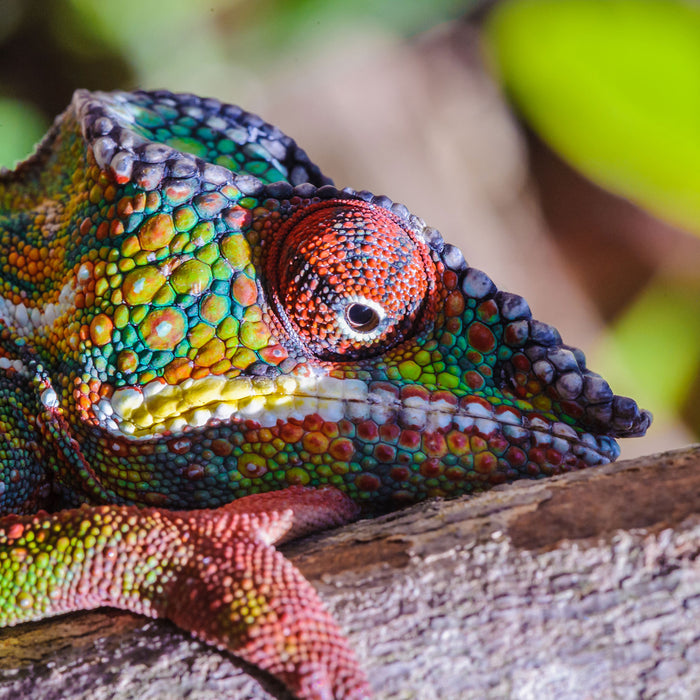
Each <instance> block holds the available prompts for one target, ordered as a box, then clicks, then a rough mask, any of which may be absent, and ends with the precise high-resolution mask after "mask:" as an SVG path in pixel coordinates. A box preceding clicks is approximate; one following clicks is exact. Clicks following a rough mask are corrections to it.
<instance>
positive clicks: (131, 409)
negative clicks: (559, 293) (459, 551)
mask: <svg viewBox="0 0 700 700" xmlns="http://www.w3.org/2000/svg"><path fill="white" fill-rule="evenodd" d="M0 195H1V197H2V199H1V200H0V202H1V204H0V265H1V267H2V290H1V292H0V328H1V333H0V372H1V374H0V431H1V433H0V435H1V442H0V465H1V466H2V473H1V475H0V515H5V516H6V517H4V518H3V519H2V520H0V624H2V625H11V624H16V623H18V622H21V621H23V620H28V619H37V618H41V617H47V616H49V615H52V614H56V613H58V612H64V611H66V610H74V609H81V608H90V607H96V606H99V605H115V606H117V607H122V608H126V609H129V610H135V611H137V612H143V613H145V614H150V615H161V616H168V617H170V618H171V619H173V620H175V622H176V623H177V624H179V625H181V626H183V627H184V628H185V629H188V630H190V631H192V632H193V633H195V634H197V635H198V636H200V637H201V638H203V639H205V640H208V641H210V642H212V643H213V644H216V645H218V646H221V647H225V648H227V649H229V650H231V651H233V652H234V653H236V654H238V655H240V656H242V657H243V658H246V659H247V660H249V661H251V662H252V663H255V664H257V665H259V666H260V667H262V668H264V669H266V670H268V671H270V672H271V673H273V674H275V675H277V676H278V677H280V678H281V679H282V680H283V681H284V682H285V683H286V684H287V685H288V686H289V687H290V688H291V689H292V691H293V692H294V693H296V694H297V695H298V696H299V697H303V698H330V697H338V698H341V697H342V698H360V697H366V696H367V695H368V694H369V690H368V687H367V685H366V682H365V680H364V677H363V675H362V672H361V671H360V670H359V669H358V668H357V665H356V662H355V660H354V657H353V655H352V652H351V651H350V650H349V649H348V647H347V645H346V643H345V641H344V640H343V638H342V636H341V635H340V633H339V632H338V630H337V628H336V627H335V625H334V623H333V621H332V620H331V619H330V618H329V616H328V615H327V614H326V613H325V612H324V611H323V609H322V607H321V604H320V602H319V601H318V598H317V597H316V594H315V593H314V591H313V589H312V588H311V587H310V586H309V585H308V584H307V583H306V582H305V581H304V580H303V578H302V577H301V575H300V574H299V573H298V572H297V571H296V570H295V569H294V568H293V567H292V566H291V565H290V564H289V563H288V562H286V561H285V560H284V559H283V558H282V557H281V556H280V555H279V554H278V553H277V552H276V550H275V549H274V548H273V547H272V543H273V542H275V541H277V540H278V539H279V538H281V537H290V536H294V535H298V534H301V533H303V532H307V531H309V530H312V529H316V528H318V527H322V526H327V525H329V524H337V523H340V522H346V521H347V520H349V519H351V518H352V517H354V515H355V514H356V511H357V507H356V505H354V504H359V507H360V509H361V510H363V511H364V512H367V513H372V512H377V511H379V510H383V509H387V508H390V507H395V506H397V505H400V504H405V503H409V502H413V501H417V500H420V499H423V498H426V497H430V496H453V495H458V494H464V493H474V492H477V491H481V490H483V489H487V488H489V487H491V486H493V485H494V484H500V483H503V482H505V481H509V480H513V479H518V478H521V477H530V478H532V477H541V476H546V475H550V474H557V473H561V472H564V471H568V470H572V469H580V468H582V467H587V466H593V465H596V464H603V463H605V462H608V461H611V460H614V459H615V458H616V457H617V456H618V454H619V450H618V447H617V444H616V442H615V439H614V438H615V437H624V436H634V435H642V434H643V433H644V432H645V430H646V429H647V427H648V425H649V423H650V420H651V417H650V414H649V413H648V412H646V411H640V410H639V409H638V407H637V405H636V404H635V403H634V401H632V400H631V399H628V398H623V397H619V396H614V395H613V393H612V391H611V390H610V387H609V386H608V384H607V383H606V382H605V381H604V380H603V379H602V378H601V377H599V376H598V375H597V374H594V373H592V372H590V371H589V370H588V369H587V368H586V365H585V359H584V356H583V353H581V351H579V350H577V349H575V348H571V347H568V346H566V345H564V344H563V343H562V341H561V338H560V336H559V334H558V333H557V331H556V330H555V329H554V328H552V327H551V326H548V325H546V324H544V323H541V322H539V321H536V320H534V319H533V318H532V316H531V313H530V310H529V308H528V305H527V303H526V302H525V300H524V299H522V298H521V297H519V296H515V295H513V294H508V293H506V292H501V291H498V290H497V289H496V287H495V285H494V284H493V282H492V281H491V280H490V279H489V278H488V277H487V276H486V275H485V274H484V273H483V272H480V271H479V270H476V269H474V268H471V267H469V266H468V265H467V263H466V262H465V260H464V257H463V256H462V254H461V253H460V251H459V250H458V249H457V248H455V247H454V246H452V245H449V244H446V243H445V242H444V241H443V239H442V237H441V236H440V234H439V233H438V232H437V231H436V230H435V229H433V228H430V227H429V226H426V225H425V223H424V222H423V221H422V220H421V219H419V218H417V217H416V216H413V215H412V214H410V213H409V212H408V210H407V209H406V208H405V207H404V206H403V205H400V204H395V203H393V202H392V201H391V200H389V199H388V198H387V197H376V196H374V195H372V194H371V193H369V192H364V191H361V192H356V191H354V190H351V189H343V190H339V189H336V188H335V187H334V186H333V185H332V184H331V182H330V180H329V179H328V178H326V177H325V176H324V175H322V174H321V172H320V171H319V169H318V168H317V167H316V166H315V165H313V164H312V163H311V162H310V161H309V159H308V157H307V156H306V154H305V153H304V152H303V151H302V150H301V149H300V148H299V147H298V146H297V145H296V144H295V143H294V141H292V140H291V139H290V138H289V137H287V136H285V135H284V134H282V133H281V132H280V131H279V130H278V129H277V128H276V127H274V126H271V125H270V124H267V123H265V122H264V121H262V120H261V119H260V118H259V117H257V116H255V115H252V114H249V113H247V112H244V111H243V110H241V109H239V108H238V107H233V106H230V105H224V104H221V103H220V102H218V101H216V100H212V99H202V98H199V97H195V96H192V95H173V94H171V93H168V92H135V93H89V92H86V91H78V92H77V93H76V94H75V97H74V99H73V102H72V104H71V106H70V107H69V109H68V110H67V111H66V112H65V113H64V114H63V115H61V116H60V117H58V119H57V120H56V123H55V124H54V126H53V128H52V129H51V131H50V132H49V134H48V135H47V136H46V138H45V139H44V140H43V142H42V143H41V144H40V146H39V147H38V150H37V152H36V153H35V154H34V155H33V156H32V157H31V158H30V159H28V160H27V161H26V162H24V163H22V164H21V165H20V166H19V167H18V168H17V169H16V170H15V171H13V172H5V173H3V174H2V176H0ZM301 487H315V488H311V489H310V488H301ZM329 487H335V488H329ZM278 490H280V491H278ZM272 491H275V492H276V493H265V492H272ZM236 499H240V500H236ZM232 501H233V503H231V502H232ZM81 504H90V505H91V507H87V506H83V507H82V508H75V507H76V506H79V505H81ZM106 504H110V505H106ZM226 504H230V505H226ZM134 505H139V506H151V508H146V509H138V508H135V507H134ZM219 506H223V507H221V508H219ZM39 508H47V509H49V510H51V511H52V512H53V514H52V515H47V514H46V513H38V514H35V513H36V511H37V510H38V509H39ZM71 508H73V509H72V510H71ZM206 508H218V509H217V510H213V511H207V510H202V509H206ZM172 509H180V512H177V511H176V512H173V510H172ZM8 514H25V515H8ZM32 514H34V515H32Z"/></svg>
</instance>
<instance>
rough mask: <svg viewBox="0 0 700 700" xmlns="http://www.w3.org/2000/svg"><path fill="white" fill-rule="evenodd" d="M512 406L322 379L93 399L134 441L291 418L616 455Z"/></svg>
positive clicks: (241, 382) (206, 382)
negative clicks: (493, 438)
mask: <svg viewBox="0 0 700 700" xmlns="http://www.w3.org/2000/svg"><path fill="white" fill-rule="evenodd" d="M441 394H442V396H441ZM514 403H515V405H513V406H510V405H508V404H500V405H499V404H497V403H490V402H489V401H488V400H486V399H485V398H483V397H478V396H472V395H466V396H463V397H462V398H461V399H459V400H458V401H456V402H455V403H452V402H449V401H447V400H446V399H445V398H444V392H436V393H435V394H433V395H432V396H431V395H430V394H426V396H425V397H423V396H416V395H413V396H410V395H409V396H406V397H402V396H401V395H400V393H399V392H398V391H397V390H395V389H394V388H393V387H392V386H391V385H389V384H387V383H386V382H379V381H377V382H371V383H369V385H368V384H367V383H366V382H364V381H361V380H353V379H336V378H333V377H328V376H325V375H318V376H317V375H309V376H282V377H277V378H274V379H269V378H262V377H239V378H236V379H233V380H231V379H226V378H225V377H222V376H214V375H210V376H208V377H205V378H203V379H197V380H193V379H188V380H186V381H184V382H182V383H181V384H179V385H169V384H165V383H163V382H162V381H159V380H154V381H151V382H149V383H148V384H146V385H145V386H144V387H143V388H140V389H139V388H135V387H123V388H120V389H117V390H116V391H115V392H114V393H113V394H112V396H111V397H110V398H102V399H100V401H99V402H98V403H97V404H96V405H95V406H94V412H95V416H96V418H97V420H98V423H99V424H100V426H101V427H103V428H105V429H106V430H108V431H109V432H110V433H111V434H113V435H119V436H121V437H127V438H129V439H134V440H147V439H152V438H156V437H158V436H159V435H168V436H170V435H178V434H182V433H183V432H185V431H189V430H196V429H202V428H205V427H208V426H214V425H220V424H223V423H229V424H235V423H240V424H242V423H244V422H245V421H253V422H254V423H256V424H257V425H259V426H260V427H264V428H272V427H274V426H276V425H278V423H280V422H281V423H286V422H288V421H289V420H290V419H291V420H293V421H303V420H304V419H305V418H306V417H308V416H312V415H318V416H320V417H321V418H322V419H323V420H324V421H329V422H332V423H338V422H339V421H341V420H343V419H345V420H350V421H353V422H361V421H372V422H374V423H376V424H377V425H385V424H392V423H395V424H396V425H398V426H399V427H400V428H403V429H408V430H416V431H421V432H425V433H438V432H440V433H448V432H450V431H458V432H460V433H465V434H479V435H482V436H484V437H489V436H493V435H494V434H496V433H498V434H501V435H503V437H504V438H505V439H506V440H507V441H509V442H512V443H513V444H518V443H520V442H523V441H527V440H530V441H531V443H532V445H533V446H534V447H536V448H539V449H550V448H551V449H554V450H555V451H556V452H558V453H559V454H561V455H569V454H573V455H575V456H576V457H577V458H579V459H580V460H581V461H583V462H584V463H585V464H587V465H595V464H603V463H607V462H610V461H613V460H615V459H616V458H617V457H618V456H619V447H618V445H617V442H616V441H615V440H614V439H613V438H612V437H610V436H607V435H595V434H593V433H589V432H579V431H576V430H575V429H574V428H572V427H571V426H569V425H568V424H567V423H564V422H562V421H553V420H552V419H551V418H550V417H548V416H547V415H545V414H544V413H541V412H538V411H536V410H535V409H534V408H533V407H532V406H531V404H529V402H527V401H517V400H516V401H515V402H514Z"/></svg>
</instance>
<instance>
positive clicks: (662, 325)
mask: <svg viewBox="0 0 700 700" xmlns="http://www.w3.org/2000/svg"><path fill="white" fill-rule="evenodd" d="M78 87H86V88H91V89H103V90H109V89H116V88H120V89H133V88H146V89H149V88H150V89H153V88H168V89H170V90H173V91H184V92H194V93H197V94H200V95H206V96H214V97H217V98H219V99H221V100H223V101H227V102H232V103H235V104H240V105H241V106H243V107H245V108H246V109H248V110H249V111H253V112H257V113H259V114H261V116H263V117H264V118H265V119H266V120H268V121H271V122H273V123H275V124H277V125H278V126H280V127H281V128H282V129H283V130H284V131H285V132H287V133H288V134H290V135H292V136H293V137H294V138H295V139H296V140H297V141H298V142H299V143H300V144H301V145H302V146H303V147H304V148H305V149H306V150H307V152H308V153H309V155H310V156H311V158H312V159H313V160H315V161H316V162H317V163H318V164H319V165H320V166H321V168H322V169H323V170H324V171H325V172H326V173H327V174H329V175H330V176H331V177H333V179H334V180H335V182H336V184H338V185H341V186H344V185H350V186H353V187H356V188H358V189H369V190H371V191H373V192H375V193H376V194H387V195H389V196H390V197H391V198H392V199H394V200H396V201H401V202H403V203H405V204H406V205H407V206H408V207H409V209H410V210H411V211H412V212H414V213H415V214H417V215H419V216H421V217H423V218H424V219H425V220H426V221H428V222H429V223H430V224H431V225H433V226H435V227H436V228H438V229H440V230H441V231H442V233H443V235H444V237H445V238H446V239H447V240H449V241H450V242H452V243H455V244H456V245H458V246H459V247H461V248H462V250H463V251H464V253H465V255H466V257H467V260H468V261H469V263H470V264H472V265H474V266H475V267H478V268H480V269H483V270H485V271H486V272H488V273H489V274H490V275H491V277H493V278H494V280H495V281H496V282H497V284H498V285H499V286H500V287H501V288H505V289H508V290H509V291H513V292H517V293H520V294H522V295H523V296H525V297H526V298H527V299H528V301H529V303H530V306H531V307H532V309H533V312H534V313H535V315H536V316H537V317H538V318H540V319H541V320H543V321H547V322H549V323H552V324H553V325H555V326H557V327H558V328H559V330H560V331H561V332H562V335H563V337H564V339H565V341H566V342H568V343H570V344H573V345H577V346H579V347H582V348H584V349H585V350H586V354H587V356H588V358H589V365H590V366H591V367H593V368H594V369H595V370H596V371H599V372H600V373H602V374H603V375H604V376H605V377H606V378H607V379H609V380H610V382H611V384H612V385H613V388H614V389H615V391H616V392H618V393H624V394H628V395H630V396H633V397H635V398H636V399H638V400H639V402H640V403H641V404H642V405H644V406H645V407H646V408H649V409H651V410H652V411H653V413H654V414H655V423H654V425H653V426H652V429H651V431H650V434H649V436H648V437H647V438H645V439H643V440H628V441H625V445H624V446H623V455H624V456H628V457H630V456H634V455H637V454H642V453H649V452H653V451H656V450H661V449H666V448H671V447H676V446H680V445H684V444H687V443H689V442H692V441H693V440H696V439H697V438H698V436H700V400H699V398H698V397H700V237H699V236H698V234H699V233H700V168H699V167H698V163H700V5H698V4H697V3H695V2H682V1H680V0H500V1H499V0H492V1H488V2H486V1H484V2H478V1H477V0H472V1H471V2H470V1H469V0H410V1H409V2H397V1H396V0H355V1H354V2H352V3H350V2H346V1H343V0H326V1H323V0H256V2H251V1H250V0H206V1H201V0H119V1H118V2H117V1H115V2H102V1H101V0H49V1H47V0H0V165H4V166H6V167H12V166H13V164H14V163H15V162H16V161H17V160H20V159H22V158H24V157H25V156H26V155H27V154H28V153H29V152H31V150H32V147H33V144H34V143H35V142H36V141H37V140H38V139H39V138H40V137H41V136H42V135H43V133H44V132H45V130H46V129H47V128H48V126H49V125H50V123H51V120H52V119H53V117H54V116H55V115H56V114H58V113H59V112H61V111H62V110H63V109H64V108H65V107H66V106H67V104H68V103H69V101H70V98H71V94H72V92H73V90H74V89H76V88H78Z"/></svg>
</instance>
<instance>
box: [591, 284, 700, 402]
mask: <svg viewBox="0 0 700 700" xmlns="http://www.w3.org/2000/svg"><path fill="white" fill-rule="evenodd" d="M699 318H700V286H699V285H698V281H697V280H683V279H673V280H671V279H668V278H667V277H664V276H659V277H658V278H657V279H656V280H655V281H654V282H653V283H652V284H651V285H649V287H647V288H646V289H645V290H644V292H643V294H642V295H641V296H640V297H639V298H638V299H637V301H636V303H635V304H634V305H633V306H632V307H631V308H630V310H629V311H628V312H627V313H626V314H625V316H624V317H623V318H622V319H621V320H620V321H619V322H618V323H616V324H615V326H614V327H613V328H612V329H611V331H610V335H609V337H608V339H607V341H606V342H604V343H603V344H602V346H601V348H599V354H600V356H601V357H603V358H604V359H603V361H604V363H605V365H606V372H605V375H606V378H607V379H609V380H610V382H611V384H612V385H613V386H614V387H615V390H616V391H618V392H621V393H623V394H624V393H628V394H629V395H633V396H634V397H635V398H636V399H638V400H639V402H640V404H642V405H643V406H645V407H647V408H650V409H651V410H652V411H656V412H662V413H666V414H667V415H668V414H672V413H673V412H675V411H677V409H678V407H679V406H680V405H682V404H683V403H684V402H685V401H686V400H687V398H688V394H689V392H690V391H691V388H692V387H693V385H694V382H695V377H696V376H697V374H698V369H699V368H700V323H698V319H699ZM592 364H593V363H592Z"/></svg>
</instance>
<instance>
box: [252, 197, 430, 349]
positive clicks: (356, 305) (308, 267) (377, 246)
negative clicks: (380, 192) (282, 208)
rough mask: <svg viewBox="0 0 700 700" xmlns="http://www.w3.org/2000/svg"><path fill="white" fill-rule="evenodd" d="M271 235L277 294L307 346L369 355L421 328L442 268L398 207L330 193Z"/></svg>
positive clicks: (288, 325)
mask: <svg viewBox="0 0 700 700" xmlns="http://www.w3.org/2000/svg"><path fill="white" fill-rule="evenodd" d="M271 235H272V236H273V239H272V240H271V241H270V242H269V247H268V248H267V255H266V259H265V269H266V272H267V279H268V285H269V287H270V289H269V292H270V295H269V296H270V299H271V300H272V302H273V306H274V308H275V311H276V315H277V317H278V320H279V321H280V325H281V327H282V328H283V329H284V331H286V332H287V333H289V334H290V335H291V336H292V337H294V338H296V339H297V340H298V341H299V344H300V346H301V347H302V349H303V350H304V351H305V352H306V353H308V354H311V355H314V356H316V357H318V358H320V359H324V360H343V359H347V360H350V359H362V358H364V357H371V356H373V355H375V354H376V353H377V352H380V351H384V350H386V349H387V348H389V347H391V346H392V345H395V344H396V343H398V342H400V341H401V340H403V339H404V338H406V337H408V336H410V335H411V334H412V333H413V332H414V328H415V326H416V324H417V321H418V320H419V319H420V317H421V311H422V309H423V308H424V306H425V303H426V300H427V298H428V296H429V293H430V291H431V290H432V289H434V286H435V275H436V269H435V264H434V262H433V260H432V257H431V255H430V251H429V248H428V246H427V244H426V243H424V242H423V240H421V239H420V238H419V236H418V235H417V234H415V233H414V232H412V231H411V230H409V229H408V228H407V227H406V226H405V222H402V220H401V219H400V218H399V217H397V216H396V215H395V214H392V213H391V212H390V211H387V210H386V209H383V208H382V207H380V206H378V205H375V204H370V203H367V202H364V201H356V200H329V201H326V202H319V203H317V204H314V205H311V206H310V207H307V208H305V209H301V210H299V211H297V212H296V213H295V214H293V215H292V216H291V217H290V218H289V219H288V220H287V221H286V222H285V223H284V224H282V226H280V228H279V229H277V231H275V232H274V233H273V234H271Z"/></svg>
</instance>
